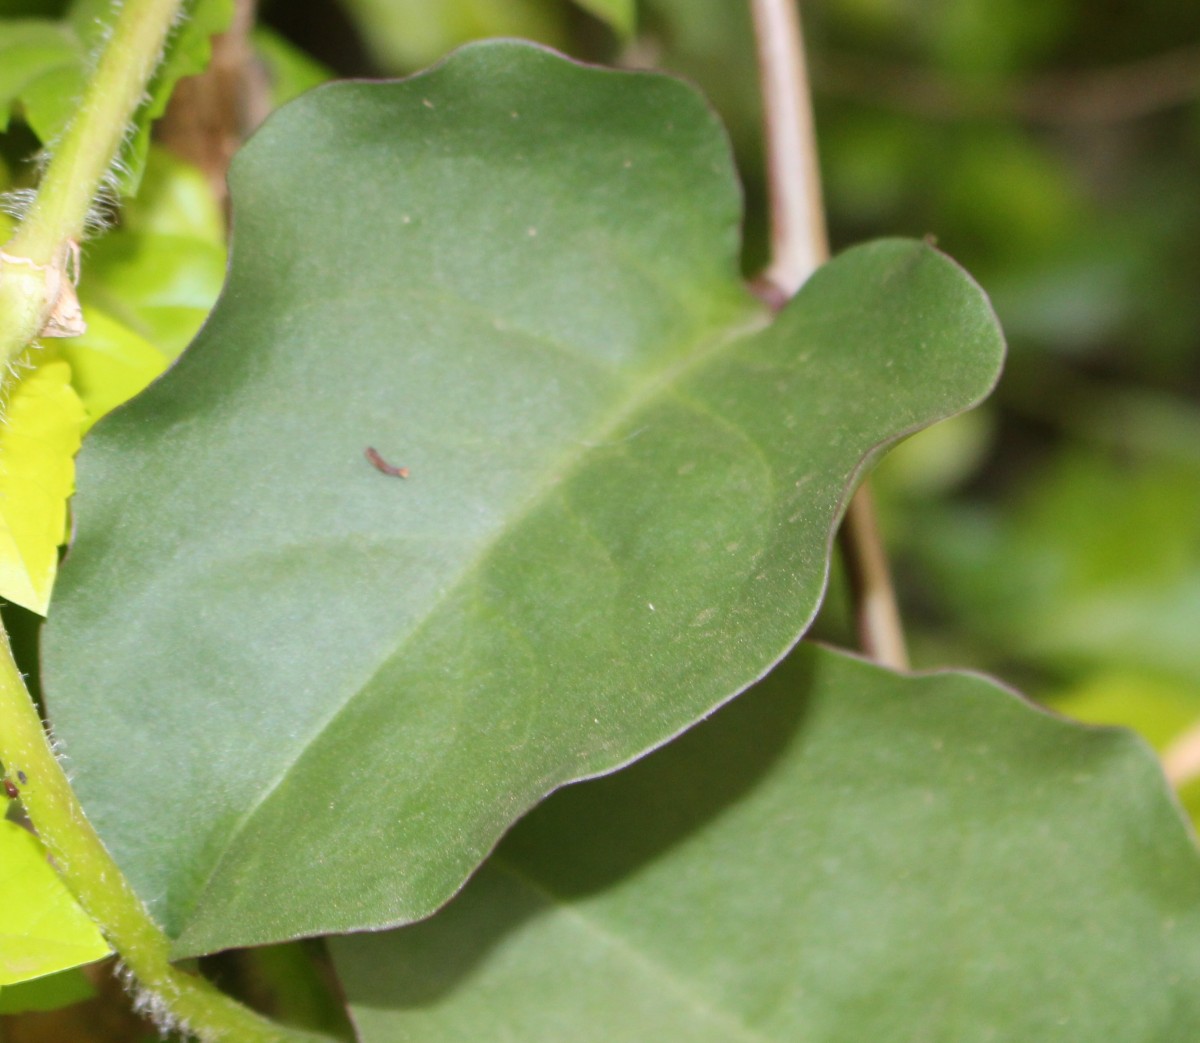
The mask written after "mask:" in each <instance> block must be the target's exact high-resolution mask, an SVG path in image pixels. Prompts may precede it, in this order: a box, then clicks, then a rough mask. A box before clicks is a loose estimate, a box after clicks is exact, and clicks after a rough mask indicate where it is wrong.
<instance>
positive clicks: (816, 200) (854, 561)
mask: <svg viewBox="0 0 1200 1043" xmlns="http://www.w3.org/2000/svg"><path fill="white" fill-rule="evenodd" d="M750 8H751V12H752V14H753V18H754V30H755V38H756V40H757V44H758V66H759V76H760V79H761V83H762V96H763V111H764V128H763V136H764V138H765V140H766V153H767V189H768V195H769V199H770V209H771V263H770V265H769V266H768V267H767V270H766V272H765V273H764V276H763V278H762V280H761V284H762V285H760V291H761V292H762V296H763V297H764V299H766V300H767V301H768V302H769V303H772V304H774V305H778V304H780V303H782V301H783V300H786V299H787V298H788V297H790V296H791V295H792V294H793V293H795V292H796V290H798V289H799V288H800V286H801V285H802V284H803V283H804V281H805V280H806V279H807V278H808V277H809V276H810V275H811V274H812V273H813V272H814V271H815V270H816V269H817V267H818V266H819V265H821V264H822V263H823V262H824V261H825V260H826V258H827V257H828V256H829V240H828V236H827V233H826V230H825V211H824V207H823V206H822V203H821V182H820V174H819V171H818V166H817V144H816V134H815V131H814V127H813V118H812V99H811V97H810V95H809V86H808V75H807V73H806V71H805V63H804V42H803V38H802V36H801V30H800V17H799V14H798V12H797V9H796V5H795V2H794V0H750ZM841 540H842V550H843V554H844V556H845V559H846V565H847V569H848V571H849V573H850V578H851V583H852V585H853V592H854V606H855V616H856V619H857V623H858V634H859V642H860V644H861V646H862V649H863V651H864V652H866V653H867V655H869V656H870V657H871V658H872V659H874V660H875V661H876V662H879V663H882V664H883V665H884V666H890V667H892V668H893V669H896V670H906V669H908V653H907V651H906V650H905V644H904V630H903V627H902V625H901V621H900V610H899V607H898V605H897V603H896V592H895V588H894V587H893V586H892V579H891V574H890V570H889V569H888V563H887V554H886V552H885V551H884V548H883V543H882V542H881V540H880V534H879V525H878V522H877V521H876V517H875V507H874V502H873V500H872V498H871V493H870V489H869V487H868V486H867V484H866V483H865V482H864V483H863V485H862V486H861V487H860V488H859V490H858V492H857V493H855V495H854V497H853V499H852V500H851V502H850V506H849V508H848V510H847V512H846V518H845V521H844V522H843V525H842V532H841Z"/></svg>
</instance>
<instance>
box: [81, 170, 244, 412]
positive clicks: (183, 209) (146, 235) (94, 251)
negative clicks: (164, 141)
mask: <svg viewBox="0 0 1200 1043" xmlns="http://www.w3.org/2000/svg"><path fill="white" fill-rule="evenodd" d="M224 275H225V246H224V232H223V226H222V219H221V215H220V211H219V210H218V208H217V204H216V202H215V201H214V199H213V197H212V192H211V190H210V189H209V188H208V185H207V183H206V182H205V180H204V178H203V177H202V176H201V175H200V174H199V172H198V171H196V170H195V169H194V168H192V167H190V166H188V165H187V164H185V163H181V162H180V161H179V160H176V159H174V158H172V157H171V156H169V155H168V154H166V153H164V152H163V151H161V150H158V149H155V150H152V151H151V153H150V157H149V162H148V163H147V167H146V179H145V182H144V184H143V185H142V189H141V191H140V192H139V194H138V198H137V199H136V200H134V201H132V202H131V203H130V204H129V205H128V206H127V207H126V208H125V210H124V212H123V217H122V223H121V227H120V228H118V229H116V230H115V231H113V232H111V233H110V234H108V235H106V236H104V237H103V238H101V239H99V240H97V241H96V242H95V243H93V244H91V245H89V247H88V248H87V251H86V253H85V258H84V278H83V283H82V285H81V287H80V299H81V300H82V302H83V306H84V316H85V318H89V320H90V316H91V315H92V314H100V315H101V318H100V320H99V321H100V322H101V323H102V327H101V328H100V329H97V330H91V329H89V331H88V333H87V335H85V336H84V337H81V338H78V339H75V340H70V341H64V342H63V343H64V347H63V349H62V350H63V353H64V354H65V355H67V356H69V357H71V358H72V359H73V360H74V358H75V357H76V356H77V355H78V354H79V353H80V352H88V351H92V350H99V351H100V352H101V353H102V354H103V355H105V356H111V355H112V353H113V345H114V340H115V339H118V338H119V337H120V338H124V337H125V334H120V335H118V332H117V330H116V329H115V328H114V325H113V323H117V324H119V325H120V326H122V327H124V329H125V331H126V332H127V333H128V334H132V335H133V336H134V337H136V338H140V339H142V340H144V341H146V342H148V344H152V345H153V346H154V347H155V348H156V349H157V350H158V352H159V353H160V354H161V355H162V356H163V357H164V359H165V360H166V361H170V360H171V359H174V358H175V357H176V356H177V355H178V354H179V352H181V351H182V350H183V349H184V347H186V345H187V344H188V342H189V341H190V340H191V339H192V337H194V336H195V334H196V331H197V330H198V329H199V328H200V326H201V324H202V323H203V322H204V319H205V318H206V317H207V316H208V312H209V310H210V309H211V308H212V305H213V302H214V301H215V300H216V299H217V294H218V293H219V292H220V289H221V282H222V280H223V279H224ZM131 352H133V354H132V355H131ZM120 354H121V356H122V357H123V358H124V359H125V360H126V361H129V360H131V359H132V357H133V355H136V356H137V357H138V358H139V359H142V360H143V361H144V362H147V363H148V362H150V361H151V360H150V358H149V356H148V355H147V354H146V353H145V351H143V350H141V349H140V348H139V349H137V350H136V351H134V350H133V347H132V344H127V345H126V346H125V347H123V348H122V349H121V351H120ZM85 365H88V364H87V363H85ZM137 368H138V370H139V374H140V373H141V371H142V369H143V367H142V366H141V364H140V363H139V365H138V367H137ZM161 369H162V366H161V365H159V366H158V369H157V370H155V372H154V373H152V374H148V375H147V376H146V377H145V379H143V378H142V376H140V375H138V376H136V377H135V378H134V381H133V383H132V384H130V383H129V382H128V381H127V379H126V376H125V375H123V374H121V373H114V379H115V380H116V381H117V385H116V386H115V387H114V389H113V391H112V392H111V393H110V392H108V391H104V392H100V399H101V400H103V402H104V403H106V406H105V408H106V409H107V408H111V407H112V406H114V405H116V404H117V403H118V402H119V401H123V399H122V398H119V397H114V395H115V394H118V393H120V394H123V393H124V392H123V391H120V389H128V393H129V394H133V393H135V391H137V390H141V388H142V387H144V386H145V381H146V380H149V379H150V377H152V376H154V375H157V372H158V371H161ZM97 378H98V373H97V371H95V370H94V368H93V369H91V370H90V375H89V378H88V379H89V380H90V381H91V384H90V389H91V390H92V391H96V390H97V385H96V383H95V381H96V379H97ZM94 405H96V402H92V403H89V406H94ZM92 415H93V417H98V416H99V415H101V414H100V413H93V414H92Z"/></svg>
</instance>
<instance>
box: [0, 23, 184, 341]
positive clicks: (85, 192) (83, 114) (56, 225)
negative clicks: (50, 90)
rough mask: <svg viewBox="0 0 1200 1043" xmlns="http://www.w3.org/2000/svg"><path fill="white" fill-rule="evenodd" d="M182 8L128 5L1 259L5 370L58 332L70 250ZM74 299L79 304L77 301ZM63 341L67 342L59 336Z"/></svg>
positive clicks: (1, 336)
mask: <svg viewBox="0 0 1200 1043" xmlns="http://www.w3.org/2000/svg"><path fill="white" fill-rule="evenodd" d="M181 4H182V0H125V2H124V3H123V4H122V5H121V6H120V8H119V10H118V13H117V17H116V21H115V23H114V25H113V27H112V33H111V35H110V36H109V39H108V42H107V43H106V45H105V47H104V50H103V51H102V52H101V54H100V58H99V61H98V62H97V64H96V68H95V71H94V72H93V74H92V76H91V78H90V80H89V81H88V85H87V88H86V89H85V91H84V95H83V98H82V99H81V100H80V104H79V109H78V110H77V111H76V113H75V116H74V118H73V119H72V120H71V122H70V124H69V125H68V127H67V130H66V132H65V133H64V135H63V138H62V141H61V142H60V143H59V144H58V146H57V147H56V148H55V150H54V154H53V156H52V158H51V160H50V164H49V166H48V167H47V168H46V173H45V175H44V176H43V177H42V180H41V183H40V184H39V186H38V191H37V195H36V197H35V198H34V201H33V204H32V206H31V207H30V209H29V211H28V213H26V214H25V216H24V219H23V220H22V221H21V224H20V226H19V227H18V229H17V231H16V233H15V235H14V236H13V237H12V239H11V240H9V242H8V243H7V244H6V245H5V246H4V248H3V251H2V252H0V365H4V364H8V363H11V362H12V361H13V360H14V359H15V358H16V357H17V356H18V355H20V353H21V352H22V351H24V350H25V348H26V347H28V346H29V344H30V343H31V342H32V341H33V340H34V339H35V338H36V337H38V336H39V335H41V334H43V332H47V330H48V326H52V322H53V317H54V315H55V313H56V309H57V308H60V307H61V300H62V299H63V297H62V295H63V293H64V287H67V286H68V284H69V280H70V278H71V275H72V273H71V272H70V271H69V270H68V269H69V267H70V265H71V260H72V250H73V249H74V247H75V244H77V243H78V242H79V241H80V239H81V238H82V237H83V231H84V226H85V224H86V222H87V216H88V212H89V210H90V209H91V207H92V205H93V203H94V202H95V200H96V197H97V196H98V195H99V193H100V192H101V190H102V187H103V185H104V181H105V178H106V177H108V175H109V172H110V171H111V169H112V167H113V163H114V161H115V160H116V158H117V155H118V153H119V151H120V148H121V143H122V141H123V140H124V137H125V134H126V130H127V128H128V127H129V124H130V121H131V120H132V118H133V114H134V113H135V112H136V111H137V108H138V106H139V105H141V103H142V100H143V98H144V96H145V90H146V84H147V83H148V82H149V81H150V77H151V76H152V75H153V74H154V70H155V69H156V68H157V67H158V63H159V60H160V59H161V57H162V52H163V44H164V42H165V41H166V38H167V34H168V33H169V32H170V29H171V25H172V23H173V22H174V21H175V18H176V17H177V15H178V14H179V10H180V6H181ZM67 292H68V294H69V296H68V299H69V300H71V301H73V300H74V294H73V293H69V291H67ZM59 335H62V334H59Z"/></svg>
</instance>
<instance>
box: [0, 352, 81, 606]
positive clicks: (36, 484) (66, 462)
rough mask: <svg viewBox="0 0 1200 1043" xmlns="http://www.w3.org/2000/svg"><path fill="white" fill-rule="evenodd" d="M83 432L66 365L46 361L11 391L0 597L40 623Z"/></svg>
mask: <svg viewBox="0 0 1200 1043" xmlns="http://www.w3.org/2000/svg"><path fill="white" fill-rule="evenodd" d="M82 425H83V407H82V405H81V404H80V402H79V397H78V395H76V393H75V391H74V390H73V389H72V387H71V370H70V367H69V366H68V365H67V364H66V363H65V362H63V361H61V360H55V359H48V360H43V361H41V362H40V363H39V364H38V365H36V366H35V367H34V368H33V369H32V370H30V371H27V372H25V373H24V374H23V375H22V377H21V379H20V380H19V381H17V382H15V383H14V384H13V385H12V389H11V391H10V392H9V397H8V401H7V403H6V404H5V408H4V421H3V423H2V424H0V597H3V598H6V599H7V600H9V601H15V602H16V603H17V604H18V605H22V606H24V607H25V608H28V609H31V610H32V611H34V612H38V613H41V614H42V615H45V612H46V605H47V604H48V602H49V600H50V588H51V587H52V586H53V585H54V576H55V573H56V572H57V570H58V545H59V544H60V543H61V542H62V538H63V529H64V526H65V524H66V510H67V497H68V496H69V495H70V494H71V490H72V486H73V476H74V463H73V457H74V456H75V452H76V450H78V448H79V437H80V430H81V428H82Z"/></svg>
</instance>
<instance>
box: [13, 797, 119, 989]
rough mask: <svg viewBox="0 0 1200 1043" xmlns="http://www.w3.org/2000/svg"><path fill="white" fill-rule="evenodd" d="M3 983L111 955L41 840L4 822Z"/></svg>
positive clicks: (37, 975) (26, 978)
mask: <svg viewBox="0 0 1200 1043" xmlns="http://www.w3.org/2000/svg"><path fill="white" fill-rule="evenodd" d="M0 865H3V866H4V886H3V887H0V985H13V984H15V983H16V982H21V981H28V980H29V979H31V978H38V977H41V976H42V975H43V974H53V973H54V972H55V971H61V970H65V969H66V968H68V967H76V966H78V965H79V964H82V963H91V962H92V961H93V960H99V959H102V958H103V957H105V956H107V955H108V953H109V948H108V944H107V943H106V942H105V941H104V939H103V938H102V937H101V936H100V932H99V931H98V930H97V929H96V925H95V924H94V923H93V922H92V921H91V919H89V918H88V915H87V913H85V912H84V911H83V910H82V909H80V908H79V906H78V905H77V904H76V902H75V899H74V898H72V897H71V895H70V894H69V893H68V891H67V889H66V888H65V887H64V886H63V884H62V881H61V880H59V878H58V875H57V874H56V873H55V872H54V870H53V869H51V868H50V863H49V862H47V860H46V851H45V849H44V848H43V847H42V845H41V842H40V841H39V840H38V839H37V838H36V837H35V836H33V834H31V833H29V832H27V831H26V830H24V829H22V828H21V827H20V826H18V825H17V824H16V823H15V822H8V821H6V820H3V819H0Z"/></svg>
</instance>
